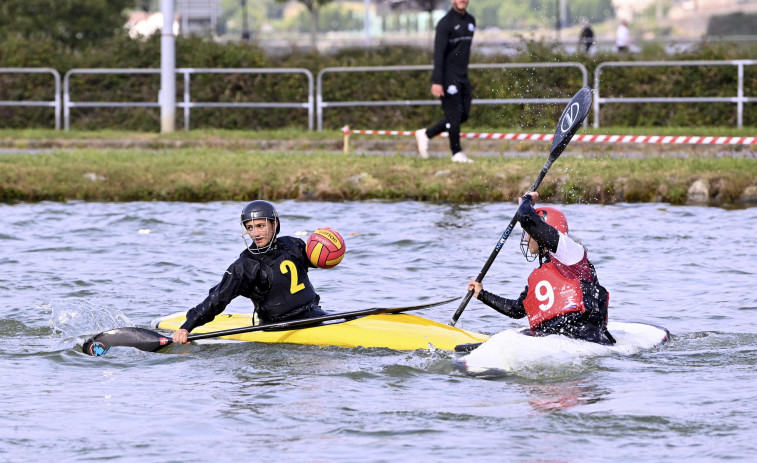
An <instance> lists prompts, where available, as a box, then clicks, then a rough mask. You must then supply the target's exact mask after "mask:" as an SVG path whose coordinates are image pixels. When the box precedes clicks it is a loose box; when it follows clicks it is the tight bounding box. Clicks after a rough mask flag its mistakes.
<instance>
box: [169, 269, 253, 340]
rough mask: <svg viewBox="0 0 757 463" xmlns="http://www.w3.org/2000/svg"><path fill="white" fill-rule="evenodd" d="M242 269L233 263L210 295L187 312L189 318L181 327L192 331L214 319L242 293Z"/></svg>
mask: <svg viewBox="0 0 757 463" xmlns="http://www.w3.org/2000/svg"><path fill="white" fill-rule="evenodd" d="M241 288H242V277H241V269H240V268H239V267H236V266H235V265H234V264H232V266H231V267H229V269H228V270H226V272H225V273H224V274H223V278H222V279H221V282H220V283H218V284H217V285H216V286H214V287H213V288H211V290H210V293H209V294H208V297H206V298H205V300H204V301H202V302H201V303H200V304H198V305H197V306H195V307H194V308H192V309H190V310H189V311H188V312H187V320H186V321H185V322H184V323H183V324H182V325H181V328H180V329H183V330H187V331H192V330H193V329H194V328H196V327H198V326H201V325H204V324H206V323H208V322H211V321H213V319H214V318H215V317H216V315H218V314H220V313H221V312H223V311H224V310H225V309H226V306H228V305H229V303H230V302H231V301H232V300H233V299H234V298H235V297H237V296H239V295H240V294H241Z"/></svg>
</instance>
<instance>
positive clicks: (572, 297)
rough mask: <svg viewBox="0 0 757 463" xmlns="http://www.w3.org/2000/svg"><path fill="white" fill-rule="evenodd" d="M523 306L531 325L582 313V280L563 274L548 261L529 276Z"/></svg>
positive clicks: (583, 310) (583, 309)
mask: <svg viewBox="0 0 757 463" xmlns="http://www.w3.org/2000/svg"><path fill="white" fill-rule="evenodd" d="M523 306H524V307H525V309H526V315H527V316H528V323H529V325H531V328H535V327H537V326H539V325H540V324H541V323H543V322H545V321H547V320H551V319H552V318H554V317H557V316H560V315H564V314H568V313H571V312H585V311H586V308H585V307H584V295H583V291H582V290H581V280H579V279H573V278H566V277H564V276H563V275H562V274H561V273H560V271H559V270H558V269H557V267H556V266H555V264H554V263H552V262H547V263H545V264H544V265H542V266H541V267H539V268H538V269H536V270H534V271H533V272H532V273H531V275H530V276H529V277H528V295H527V296H526V299H524V300H523Z"/></svg>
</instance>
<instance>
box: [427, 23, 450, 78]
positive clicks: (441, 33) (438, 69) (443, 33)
mask: <svg viewBox="0 0 757 463" xmlns="http://www.w3.org/2000/svg"><path fill="white" fill-rule="evenodd" d="M451 28H452V23H451V22H450V21H448V20H447V16H445V17H443V18H442V19H441V20H440V21H439V22H438V23H437V24H436V35H435V36H434V70H433V71H432V72H431V83H433V84H439V85H444V60H445V54H446V51H447V42H448V40H449V34H450V31H451Z"/></svg>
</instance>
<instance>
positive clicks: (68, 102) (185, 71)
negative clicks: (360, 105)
mask: <svg viewBox="0 0 757 463" xmlns="http://www.w3.org/2000/svg"><path fill="white" fill-rule="evenodd" d="M75 74H160V69H155V68H145V69H142V68H123V69H116V68H101V69H100V68H98V69H91V68H87V69H85V68H79V69H71V70H70V71H68V72H67V73H66V75H65V77H64V80H63V120H64V126H65V130H69V128H70V123H71V108H145V107H146V108H159V107H160V103H159V102H158V101H132V102H119V101H73V100H72V99H71V90H70V87H71V84H70V79H71V76H72V75H75ZM176 74H177V75H178V74H182V75H183V78H184V100H183V101H182V102H178V103H176V106H177V107H179V108H183V109H184V129H185V130H189V129H190V116H191V110H192V108H298V109H306V110H307V111H308V129H309V130H313V119H314V113H313V86H314V83H313V81H314V79H313V74H312V73H311V72H310V71H309V70H307V69H304V68H219V69H212V68H211V69H202V68H177V69H176ZM193 74H303V75H304V76H305V77H306V78H307V81H308V85H307V95H308V97H307V102H241V101H240V102H199V101H192V97H191V75H193ZM57 93H60V92H57ZM157 93H158V92H156V94H157Z"/></svg>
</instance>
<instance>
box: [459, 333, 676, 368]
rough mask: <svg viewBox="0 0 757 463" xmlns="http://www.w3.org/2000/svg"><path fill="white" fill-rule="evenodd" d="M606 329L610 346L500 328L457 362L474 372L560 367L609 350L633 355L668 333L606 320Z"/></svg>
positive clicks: (575, 363)
mask: <svg viewBox="0 0 757 463" xmlns="http://www.w3.org/2000/svg"><path fill="white" fill-rule="evenodd" d="M608 329H609V331H610V333H611V334H612V335H613V337H615V340H616V341H617V342H616V343H615V344H614V345H611V346H609V345H602V344H597V343H593V342H587V341H580V340H577V339H571V338H568V337H566V336H560V335H552V336H543V337H536V336H527V335H523V334H520V332H519V331H516V330H507V331H502V332H500V333H497V334H495V335H494V336H492V337H491V338H490V339H489V340H488V341H486V342H484V343H483V344H481V346H479V347H478V348H477V349H475V350H473V351H472V352H471V353H470V354H468V355H466V356H465V357H463V358H462V359H461V362H462V363H463V364H464V367H465V370H466V371H467V372H468V373H470V374H474V375H480V374H488V373H494V372H501V373H518V372H528V371H535V370H545V369H562V368H564V367H568V366H571V365H580V364H581V363H582V362H583V361H584V360H586V359H590V358H594V357H599V356H605V355H610V354H613V353H618V354H623V355H633V354H635V353H637V352H640V351H642V350H644V349H650V348H653V347H656V346H659V345H660V344H661V343H663V342H664V341H665V340H666V339H667V336H668V334H667V332H666V331H665V330H664V329H662V328H658V327H656V326H652V325H647V324H644V323H621V322H610V323H609V325H608Z"/></svg>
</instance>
